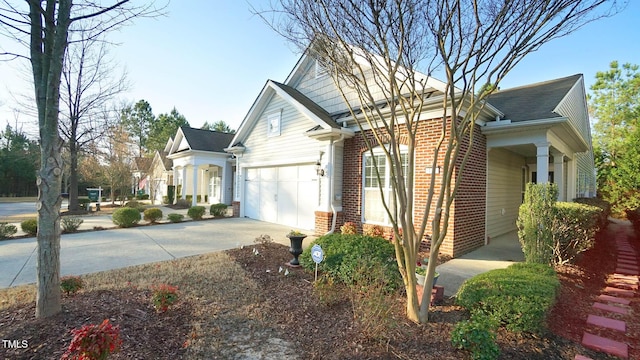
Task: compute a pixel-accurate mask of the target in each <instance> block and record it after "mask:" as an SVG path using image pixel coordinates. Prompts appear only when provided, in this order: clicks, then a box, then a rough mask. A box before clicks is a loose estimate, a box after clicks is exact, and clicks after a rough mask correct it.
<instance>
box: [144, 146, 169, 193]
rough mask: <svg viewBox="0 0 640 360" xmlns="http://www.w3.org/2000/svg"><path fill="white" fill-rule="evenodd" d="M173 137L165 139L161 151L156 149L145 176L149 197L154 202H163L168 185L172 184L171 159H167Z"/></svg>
mask: <svg viewBox="0 0 640 360" xmlns="http://www.w3.org/2000/svg"><path fill="white" fill-rule="evenodd" d="M172 146H173V138H170V139H169V140H168V141H167V145H166V146H165V148H164V149H163V150H162V151H156V152H155V154H154V155H153V158H152V160H151V165H150V166H149V173H148V176H147V184H148V194H149V198H150V199H151V200H152V201H153V202H154V203H155V202H157V203H159V204H164V203H165V198H166V197H167V196H168V187H167V186H168V185H173V160H171V159H169V158H168V157H167V156H168V155H169V150H170V149H171V147H172Z"/></svg>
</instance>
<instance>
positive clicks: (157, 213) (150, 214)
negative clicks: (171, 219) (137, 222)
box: [144, 208, 162, 223]
mask: <svg viewBox="0 0 640 360" xmlns="http://www.w3.org/2000/svg"><path fill="white" fill-rule="evenodd" d="M160 219H162V210H160V209H158V208H150V209H146V210H145V211H144V221H148V222H150V223H155V222H156V221H158V220H160Z"/></svg>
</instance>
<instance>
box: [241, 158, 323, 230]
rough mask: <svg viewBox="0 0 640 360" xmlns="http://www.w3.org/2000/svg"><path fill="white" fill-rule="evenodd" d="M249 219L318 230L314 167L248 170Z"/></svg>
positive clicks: (245, 193)
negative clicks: (316, 227)
mask: <svg viewBox="0 0 640 360" xmlns="http://www.w3.org/2000/svg"><path fill="white" fill-rule="evenodd" d="M244 203H245V212H244V215H245V216H246V217H249V218H252V219H257V220H262V221H268V222H272V223H277V224H282V225H288V226H291V227H295V228H300V229H309V230H311V229H313V228H314V227H315V214H314V212H315V209H316V207H317V206H318V179H317V175H316V171H315V168H314V166H313V165H298V166H279V167H268V168H251V169H247V175H246V177H245V192H244Z"/></svg>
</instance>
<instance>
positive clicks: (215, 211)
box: [209, 203, 228, 217]
mask: <svg viewBox="0 0 640 360" xmlns="http://www.w3.org/2000/svg"><path fill="white" fill-rule="evenodd" d="M227 208H228V206H227V204H222V203H220V204H213V205H211V207H210V208H209V214H211V215H213V216H214V217H223V216H225V215H227Z"/></svg>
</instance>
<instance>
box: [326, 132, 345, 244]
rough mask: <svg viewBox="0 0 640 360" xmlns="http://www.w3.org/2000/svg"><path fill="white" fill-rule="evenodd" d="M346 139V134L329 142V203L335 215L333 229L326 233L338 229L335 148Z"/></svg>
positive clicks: (332, 218) (332, 222) (332, 219)
mask: <svg viewBox="0 0 640 360" xmlns="http://www.w3.org/2000/svg"><path fill="white" fill-rule="evenodd" d="M342 141H344V134H342V135H340V138H339V139H338V140H336V141H335V142H334V141H333V139H331V142H330V143H329V154H328V158H329V159H331V176H330V179H329V197H330V198H329V204H330V205H331V212H332V214H333V216H332V217H331V229H329V231H327V233H326V234H325V235H330V234H333V233H334V232H335V231H336V222H337V221H338V211H337V210H336V207H335V206H334V205H333V198H334V194H333V182H334V181H335V177H334V171H333V170H334V166H333V165H334V163H335V161H334V159H333V157H334V154H335V151H334V148H335V146H336V143H339V142H342Z"/></svg>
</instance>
